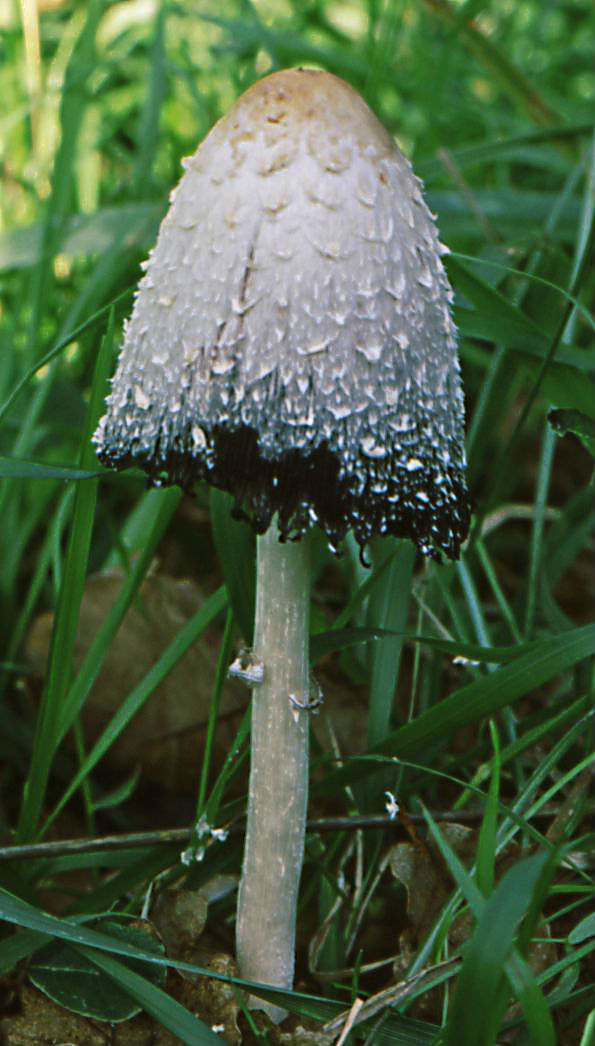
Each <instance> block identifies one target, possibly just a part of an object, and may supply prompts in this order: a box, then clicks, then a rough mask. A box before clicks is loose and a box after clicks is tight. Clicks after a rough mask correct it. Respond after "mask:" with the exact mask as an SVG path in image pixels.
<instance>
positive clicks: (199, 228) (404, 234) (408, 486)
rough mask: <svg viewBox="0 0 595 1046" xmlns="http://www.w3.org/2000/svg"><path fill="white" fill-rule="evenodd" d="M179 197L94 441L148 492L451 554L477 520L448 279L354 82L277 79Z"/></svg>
mask: <svg viewBox="0 0 595 1046" xmlns="http://www.w3.org/2000/svg"><path fill="white" fill-rule="evenodd" d="M184 167H185V173H184V175H183V177H182V179H181V181H180V182H179V184H178V186H177V188H176V189H175V190H174V191H173V193H172V195H171V205H170V208H169V211H168V213H167V215H166V217H165V219H164V221H163V223H162V225H161V229H160V232H159V236H158V239H157V243H156V245H155V247H154V249H153V250H152V252H151V254H150V257H149V259H148V261H147V262H146V263H145V269H146V271H145V275H144V277H143V279H142V280H141V282H140V284H139V287H138V290H137V292H136V298H135V304H134V309H133V313H132V317H131V319H130V320H129V322H128V323H127V325H126V328H125V337H124V343H123V347H122V350H121V354H120V358H119V363H118V367H117V372H116V375H115V377H114V379H113V382H112V390H111V394H110V396H109V397H108V405H107V414H106V415H105V417H104V418H102V420H101V422H100V424H99V427H98V429H97V432H96V433H95V436H94V442H95V444H96V445H97V448H98V456H99V457H100V459H101V460H102V461H103V462H104V463H105V464H106V465H108V466H113V467H116V468H123V467H126V466H129V465H138V466H140V467H141V468H143V469H145V470H146V472H147V473H148V475H149V477H150V480H151V481H152V483H153V484H156V485H160V484H173V483H176V484H179V485H180V486H182V487H183V488H185V489H191V488H192V487H193V485H194V484H195V482H196V481H197V480H200V479H206V480H207V482H209V483H211V484H213V485H214V486H217V487H220V488H222V489H224V490H227V491H230V492H231V493H232V494H233V495H234V497H235V499H236V507H237V508H238V509H239V508H240V507H241V506H243V508H244V509H245V510H246V512H247V513H248V516H249V518H250V519H251V522H252V524H253V527H254V529H255V530H256V532H257V533H263V532H264V531H265V530H266V529H267V528H268V526H269V525H270V523H271V520H272V518H273V516H274V515H275V514H276V513H277V514H278V525H279V531H280V538H281V539H282V540H284V539H286V538H292V539H295V538H298V537H300V536H302V535H303V534H304V533H305V531H306V530H307V529H309V528H310V527H311V526H313V525H315V524H318V525H319V526H321V527H322V528H323V529H324V531H325V532H326V534H327V536H328V539H329V542H330V543H331V545H332V546H333V547H336V546H337V544H338V542H340V540H341V539H342V538H343V536H344V535H345V533H346V532H347V530H348V529H350V528H352V529H353V532H354V535H355V537H356V539H357V541H358V542H359V543H360V546H361V547H362V548H363V546H364V545H365V544H366V542H368V541H369V539H370V538H371V537H373V536H374V535H376V534H394V535H397V536H399V537H409V538H411V539H412V540H413V541H414V542H415V543H416V545H417V546H418V548H419V549H420V550H421V551H422V552H423V553H425V554H430V555H433V556H435V557H437V558H439V557H440V553H445V554H446V555H447V556H448V557H450V558H455V557H456V556H458V553H459V547H460V543H461V541H463V540H464V538H465V537H466V534H467V532H468V528H469V501H468V495H467V490H466V485H465V475H464V468H465V460H464V446H463V437H464V404H463V394H462V388H461V381H460V376H459V364H458V359H457V349H456V331H455V327H454V324H453V322H452V319H451V315H450V308H449V302H450V300H451V298H452V292H451V290H450V286H449V283H448V280H447V277H446V274H445V271H444V268H443V265H442V262H441V260H440V255H441V253H444V251H445V248H443V247H441V245H440V243H439V240H438V236H437V232H436V228H435V225H434V221H433V218H432V215H431V214H430V212H429V210H428V208H427V207H426V204H425V202H424V200H423V197H422V192H421V183H420V181H419V180H418V179H417V178H416V177H415V175H414V174H413V172H412V169H411V166H410V164H409V163H408V161H407V160H406V159H405V157H404V156H403V154H402V152H401V151H400V149H399V148H398V147H397V146H396V145H395V143H394V141H393V140H392V138H391V137H390V136H389V135H388V134H387V132H386V131H385V130H384V128H383V127H382V126H381V124H380V123H379V122H378V120H377V119H376V117H375V116H374V114H373V113H372V111H371V110H370V109H369V108H368V106H367V105H366V104H365V102H364V101H363V100H362V99H361V98H360V97H359V95H358V94H357V93H356V92H355V91H354V90H353V88H351V87H350V86H349V85H348V84H346V83H345V82H344V81H342V80H340V79H338V78H337V77H336V76H333V75H331V74H329V73H326V72H319V71H315V70H309V69H291V70H285V71H283V72H279V73H273V74H272V75H270V76H268V77H266V78H265V79H263V80H261V81H259V82H258V83H256V84H255V85H254V86H253V87H251V88H250V89H249V90H248V91H246V93H245V94H244V95H242V96H241V98H239V100H238V101H237V102H236V103H235V105H234V106H233V107H232V108H231V109H230V111H229V112H228V113H227V114H226V115H225V116H224V117H223V118H222V119H221V120H219V122H218V123H217V124H216V125H215V126H214V127H213V129H212V130H211V132H210V133H209V134H208V136H207V137H206V138H205V140H204V142H203V143H202V144H201V145H200V147H199V148H198V150H197V152H196V153H195V154H194V155H193V156H192V157H190V158H189V159H187V160H185V161H184Z"/></svg>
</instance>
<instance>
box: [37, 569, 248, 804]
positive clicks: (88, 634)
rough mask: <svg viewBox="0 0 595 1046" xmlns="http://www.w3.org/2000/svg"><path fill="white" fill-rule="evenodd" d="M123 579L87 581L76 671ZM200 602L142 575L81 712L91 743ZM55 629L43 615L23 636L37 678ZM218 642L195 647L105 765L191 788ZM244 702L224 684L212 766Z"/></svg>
mask: <svg viewBox="0 0 595 1046" xmlns="http://www.w3.org/2000/svg"><path fill="white" fill-rule="evenodd" d="M122 582H123V575H122V573H121V572H120V571H112V572H110V573H108V574H97V575H94V576H92V577H90V578H88V580H87V582H86V585H85V591H84V595H83V600H82V605H81V614H80V619H79V629H78V635H77V639H76V644H75V651H74V667H75V670H76V669H77V668H78V667H79V666H80V664H81V662H82V660H83V658H84V656H85V654H86V653H87V651H88V649H89V646H90V645H91V642H92V640H93V639H94V638H95V636H96V634H97V632H98V630H99V628H100V626H101V625H102V623H103V621H104V620H105V617H106V615H107V614H108V612H109V610H110V608H111V606H112V604H113V603H114V600H115V599H116V596H117V595H118V593H119V591H120V588H121V586H122ZM202 602H203V597H202V594H201V592H200V590H199V589H198V587H197V586H196V584H194V582H192V581H189V580H180V579H177V578H171V577H167V576H165V575H160V574H153V575H152V576H150V577H148V578H146V580H145V581H144V583H143V584H142V586H141V589H140V599H139V600H138V601H137V604H136V605H135V606H133V607H132V608H131V609H130V610H129V612H128V613H127V615H126V617H125V618H124V621H123V622H122V625H121V627H120V629H119V631H118V633H117V635H116V637H115V639H114V642H113V643H112V646H111V649H110V651H109V653H108V655H107V658H106V660H105V663H104V666H103V669H102V671H101V673H100V675H99V678H98V679H97V682H96V684H95V686H94V687H93V690H92V692H91V694H90V695H89V699H88V701H87V703H86V705H85V708H84V710H83V716H82V718H83V726H84V730H85V737H86V741H87V743H88V744H92V743H93V741H95V740H96V739H97V737H98V736H99V734H100V733H101V731H102V730H103V729H104V727H105V726H106V725H107V723H108V722H109V720H110V719H111V717H112V716H113V714H114V712H115V711H116V710H117V708H118V707H119V706H120V705H121V703H122V701H123V700H124V698H125V697H126V696H127V695H128V694H129V693H130V691H131V690H132V688H133V687H134V686H135V685H136V684H137V683H138V682H139V681H140V680H141V679H142V678H143V676H144V675H145V674H146V673H147V672H148V670H149V669H150V668H151V666H152V665H153V664H154V663H155V661H156V660H157V659H158V657H159V656H160V655H161V654H162V653H163V651H164V650H165V648H166V647H167V646H168V645H169V643H171V642H172V640H173V639H174V638H175V636H176V635H177V634H178V633H179V631H180V629H181V628H182V627H183V626H184V625H185V624H186V622H187V621H188V620H189V619H190V618H191V617H192V615H193V614H195V613H196V611H197V609H198V608H199V607H200V605H201V603H202ZM52 627H53V615H52V614H43V615H41V616H40V617H38V618H37V619H36V621H35V622H34V623H33V625H32V627H31V630H30V632H29V635H28V637H27V642H26V649H25V656H26V657H27V659H28V661H29V662H30V664H31V665H32V667H33V669H34V671H35V672H36V673H37V674H38V675H39V676H43V674H44V672H45V665H46V660H47V654H48V651H49V646H50V639H51V633H52ZM218 645H219V644H218V635H217V632H216V631H214V630H212V629H211V630H210V631H209V632H208V633H206V634H205V635H203V636H202V637H201V639H200V640H199V641H198V642H197V643H195V644H194V645H193V647H192V648H191V649H190V650H189V651H188V652H187V654H186V655H185V657H184V658H182V660H181V661H180V662H179V664H178V665H176V667H175V668H174V669H173V671H172V672H170V674H169V675H168V676H167V677H166V679H165V680H164V681H163V683H162V684H161V685H160V686H159V687H158V688H157V690H156V691H155V692H154V693H153V694H152V695H151V697H150V698H149V700H148V701H147V702H146V704H145V705H144V706H143V708H142V709H141V710H140V712H139V713H138V715H136V716H135V718H134V720H133V721H132V723H131V724H130V725H129V726H128V727H127V728H126V730H125V731H124V732H123V733H122V734H121V735H120V737H119V738H118V739H117V741H116V742H115V743H114V745H112V747H111V749H110V751H109V753H108V754H107V756H106V764H108V765H111V766H112V767H114V768H116V769H118V770H119V771H123V772H129V771H130V769H131V767H133V766H135V765H137V764H140V765H141V766H142V771H143V774H144V775H145V778H146V779H147V780H151V781H154V782H155V783H158V784H159V785H160V787H161V788H163V789H167V790H169V791H172V792H181V791H186V790H188V791H194V790H195V788H196V779H197V778H196V775H197V753H198V752H200V751H201V748H202V746H203V744H204V736H205V726H206V721H207V717H208V714H209V705H210V700H211V690H212V685H213V680H214V677H215V668H216V664H217V656H218ZM246 700H247V698H246V692H245V690H243V689H242V688H241V687H239V686H238V685H237V684H236V685H234V684H231V683H228V684H226V686H225V687H224V689H223V694H222V698H221V706H220V716H219V725H218V728H217V732H216V735H215V745H214V750H213V759H214V761H215V763H218V762H220V761H221V760H222V759H223V758H224V756H225V753H226V752H227V751H228V750H229V745H230V744H231V740H232V738H233V736H234V735H235V728H236V726H237V716H238V715H239V714H241V713H242V711H243V709H244V708H245V706H246ZM236 713H237V715H236Z"/></svg>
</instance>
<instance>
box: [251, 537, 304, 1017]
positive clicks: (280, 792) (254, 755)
mask: <svg viewBox="0 0 595 1046" xmlns="http://www.w3.org/2000/svg"><path fill="white" fill-rule="evenodd" d="M307 546H308V542H307V541H304V540H302V541H299V542H288V543H281V542H280V541H279V536H278V532H277V526H276V520H274V521H273V524H272V525H271V526H270V527H269V529H268V531H267V532H266V533H265V534H263V535H262V536H261V537H259V538H258V539H257V585H256V619H255V627H254V658H255V661H256V662H259V663H261V664H262V666H263V668H264V674H263V680H262V682H261V683H259V684H258V685H256V686H255V687H254V689H253V699H252V727H251V764H250V789H249V800H248V821H247V827H246V843H245V850H244V863H243V868H242V879H241V883H240V890H239V896H238V914H237V924H236V941H237V957H238V963H239V968H240V973H241V976H242V977H244V978H246V979H247V980H253V981H259V982H260V983H263V984H272V985H275V986H276V987H281V988H291V987H292V985H293V972H294V953H295V924H296V911H297V897H298V889H299V882H300V873H301V869H302V861H303V856H304V837H305V829H306V807H307V801H308V732H309V722H308V720H309V714H308V711H307V710H305V709H301V708H300V705H306V704H307V702H308V695H309V652H308V633H309V621H308V618H309V607H310V592H309V563H308V549H307ZM254 1005H255V1006H256V1005H257V1006H258V1007H259V1008H261V1009H265V1010H266V1011H267V1012H268V1013H269V1015H270V1016H271V1018H272V1019H273V1020H277V1021H279V1020H282V1018H283V1017H284V1016H285V1011H284V1010H282V1009H280V1008H279V1007H277V1006H273V1005H272V1004H268V1005H267V1004H266V1003H264V1002H263V1001H262V1000H256V999H255V1000H254Z"/></svg>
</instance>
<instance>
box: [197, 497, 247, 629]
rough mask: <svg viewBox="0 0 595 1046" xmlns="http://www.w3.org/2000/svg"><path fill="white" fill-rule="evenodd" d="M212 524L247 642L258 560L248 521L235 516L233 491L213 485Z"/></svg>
mask: <svg viewBox="0 0 595 1046" xmlns="http://www.w3.org/2000/svg"><path fill="white" fill-rule="evenodd" d="M209 505H210V510H211V527H212V531H213V540H214V542H215V548H216V549H217V556H218V559H219V565H220V567H221V569H222V571H223V577H224V578H225V584H226V586H227V590H228V592H229V601H230V603H231V606H232V609H233V612H234V617H235V619H236V621H237V624H238V628H239V629H240V632H241V633H242V635H243V637H244V640H245V641H246V643H251V642H252V633H253V631H254V599H255V592H256V566H255V563H256V559H255V554H254V545H253V538H252V533H251V531H250V528H249V527H248V526H247V525H246V523H243V522H238V521H237V520H235V519H233V517H232V515H231V506H232V499H231V497H230V495H229V494H225V493H224V492H223V491H221V490H217V489H216V488H215V487H213V488H212V489H211V491H210V496H209Z"/></svg>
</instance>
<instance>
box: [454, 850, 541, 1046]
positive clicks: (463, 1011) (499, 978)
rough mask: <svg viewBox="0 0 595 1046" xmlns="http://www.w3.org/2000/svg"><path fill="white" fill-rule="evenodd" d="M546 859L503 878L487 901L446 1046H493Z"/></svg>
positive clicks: (470, 945) (467, 954)
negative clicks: (523, 924)
mask: <svg viewBox="0 0 595 1046" xmlns="http://www.w3.org/2000/svg"><path fill="white" fill-rule="evenodd" d="M546 860H547V855H546V854H536V855H535V856H533V857H528V858H527V859H526V860H524V861H521V862H519V863H518V864H517V865H515V867H514V868H511V869H510V871H508V872H507V873H506V875H504V876H503V878H502V880H501V881H500V883H499V884H498V886H497V887H496V889H495V891H494V893H493V894H492V896H491V897H490V898H489V900H488V901H487V902H486V903H485V906H484V909H483V912H482V914H481V916H480V917H479V919H478V922H477V926H476V928H475V931H474V933H473V935H472V937H471V940H470V941H469V943H468V945H467V947H466V950H465V960H464V962H463V966H462V969H461V971H460V973H459V978H458V982H457V987H456V991H455V997H454V999H453V1003H452V1007H451V1011H450V1017H449V1022H448V1026H447V1031H446V1036H445V1046H477V1044H478V1043H481V1044H482V1046H492V1044H493V1043H495V1042H496V1038H497V1035H498V1031H499V1027H500V1022H501V1019H502V1015H503V1012H504V1009H505V1007H506V1003H507V996H506V994H504V992H503V990H502V988H503V981H504V978H505V976H506V975H505V972H504V966H505V963H506V960H507V958H508V956H509V955H510V953H511V951H512V948H513V945H514V940H515V935H516V931H517V927H518V925H519V923H520V921H521V919H522V917H523V915H524V914H525V912H526V910H527V908H528V906H529V904H530V901H531V897H532V894H533V890H534V889H535V886H536V884H537V881H538V879H539V877H540V876H541V873H542V870H543V866H544V863H545V861H546Z"/></svg>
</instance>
